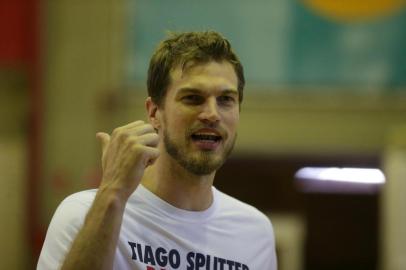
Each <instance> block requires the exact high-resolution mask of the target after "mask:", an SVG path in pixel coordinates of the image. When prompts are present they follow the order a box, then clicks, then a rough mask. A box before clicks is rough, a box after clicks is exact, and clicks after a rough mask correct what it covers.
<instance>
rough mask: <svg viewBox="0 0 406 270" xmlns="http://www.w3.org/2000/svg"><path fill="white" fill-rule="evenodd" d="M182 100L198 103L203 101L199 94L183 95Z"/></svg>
mask: <svg viewBox="0 0 406 270" xmlns="http://www.w3.org/2000/svg"><path fill="white" fill-rule="evenodd" d="M182 100H183V101H184V102H186V103H189V104H200V103H203V102H204V98H203V97H202V96H199V95H188V96H184V97H183V98H182Z"/></svg>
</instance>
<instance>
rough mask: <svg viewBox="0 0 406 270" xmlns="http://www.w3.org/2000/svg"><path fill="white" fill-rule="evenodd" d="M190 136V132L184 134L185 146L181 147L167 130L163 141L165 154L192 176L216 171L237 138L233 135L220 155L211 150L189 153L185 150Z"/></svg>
mask: <svg viewBox="0 0 406 270" xmlns="http://www.w3.org/2000/svg"><path fill="white" fill-rule="evenodd" d="M191 134H192V132H190V131H189V132H186V136H185V137H186V138H185V144H183V145H181V144H179V143H176V142H175V140H173V139H172V138H171V136H170V135H169V133H168V130H167V129H164V131H163V141H164V146H165V149H166V152H167V153H168V154H169V155H170V156H171V157H172V158H173V159H174V160H176V161H177V162H178V164H179V165H180V166H182V167H183V168H184V169H185V170H187V171H188V172H190V173H192V174H194V175H208V174H211V173H212V172H214V171H217V170H218V169H219V168H220V167H221V166H222V165H223V164H224V162H225V161H226V159H227V158H228V157H229V156H230V154H231V152H232V150H233V148H234V144H235V140H236V138H237V136H236V135H234V137H233V138H231V140H230V141H229V143H228V144H224V150H223V152H222V153H220V154H218V153H216V152H215V151H211V150H197V151H195V152H191V151H188V150H187V149H186V148H187V146H190V144H191V140H192V139H191V136H190V135H191ZM225 141H226V140H225V138H224V137H223V141H222V142H224V143H225Z"/></svg>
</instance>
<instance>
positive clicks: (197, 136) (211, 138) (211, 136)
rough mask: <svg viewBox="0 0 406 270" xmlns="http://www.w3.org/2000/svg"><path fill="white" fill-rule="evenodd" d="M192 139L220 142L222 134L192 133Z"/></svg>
mask: <svg viewBox="0 0 406 270" xmlns="http://www.w3.org/2000/svg"><path fill="white" fill-rule="evenodd" d="M192 139H193V140H194V141H208V142H218V141H221V136H219V135H214V134H199V133H196V134H192Z"/></svg>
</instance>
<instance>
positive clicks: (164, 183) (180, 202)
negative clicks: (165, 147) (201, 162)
mask: <svg viewBox="0 0 406 270" xmlns="http://www.w3.org/2000/svg"><path fill="white" fill-rule="evenodd" d="M214 175H215V172H213V173H212V174H209V175H203V176H199V175H194V174H192V173H190V172H189V171H187V170H185V169H184V168H183V167H181V166H180V165H179V164H178V163H177V162H176V161H175V160H173V159H172V158H171V157H169V156H161V157H159V158H158V159H157V160H156V161H155V163H154V164H153V165H151V166H149V167H148V168H147V169H146V170H145V173H144V177H143V178H142V181H141V183H142V185H143V186H145V187H146V188H147V189H148V190H150V191H151V192H152V193H154V194H155V195H157V196H158V197H160V198H161V199H163V200H164V201H166V202H168V203H170V204H171V205H173V206H175V207H177V208H180V209H184V210H189V211H203V210H206V209H207V208H209V207H210V205H211V204H212V202H213V194H212V185H213V180H214Z"/></svg>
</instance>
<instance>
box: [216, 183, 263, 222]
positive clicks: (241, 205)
mask: <svg viewBox="0 0 406 270" xmlns="http://www.w3.org/2000/svg"><path fill="white" fill-rule="evenodd" d="M216 193H217V198H218V202H219V204H220V207H221V208H222V211H226V212H228V211H230V212H232V213H234V215H235V216H239V217H241V218H242V219H246V220H247V221H248V220H250V221H252V222H261V223H263V224H264V225H266V226H268V225H270V220H269V218H268V217H267V216H266V215H265V214H264V213H263V212H261V211H260V210H259V209H257V208H256V207H254V206H252V205H250V204H248V203H246V202H243V201H241V200H239V199H237V198H235V197H233V196H231V195H228V194H226V193H224V192H222V191H220V190H217V189H216Z"/></svg>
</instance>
